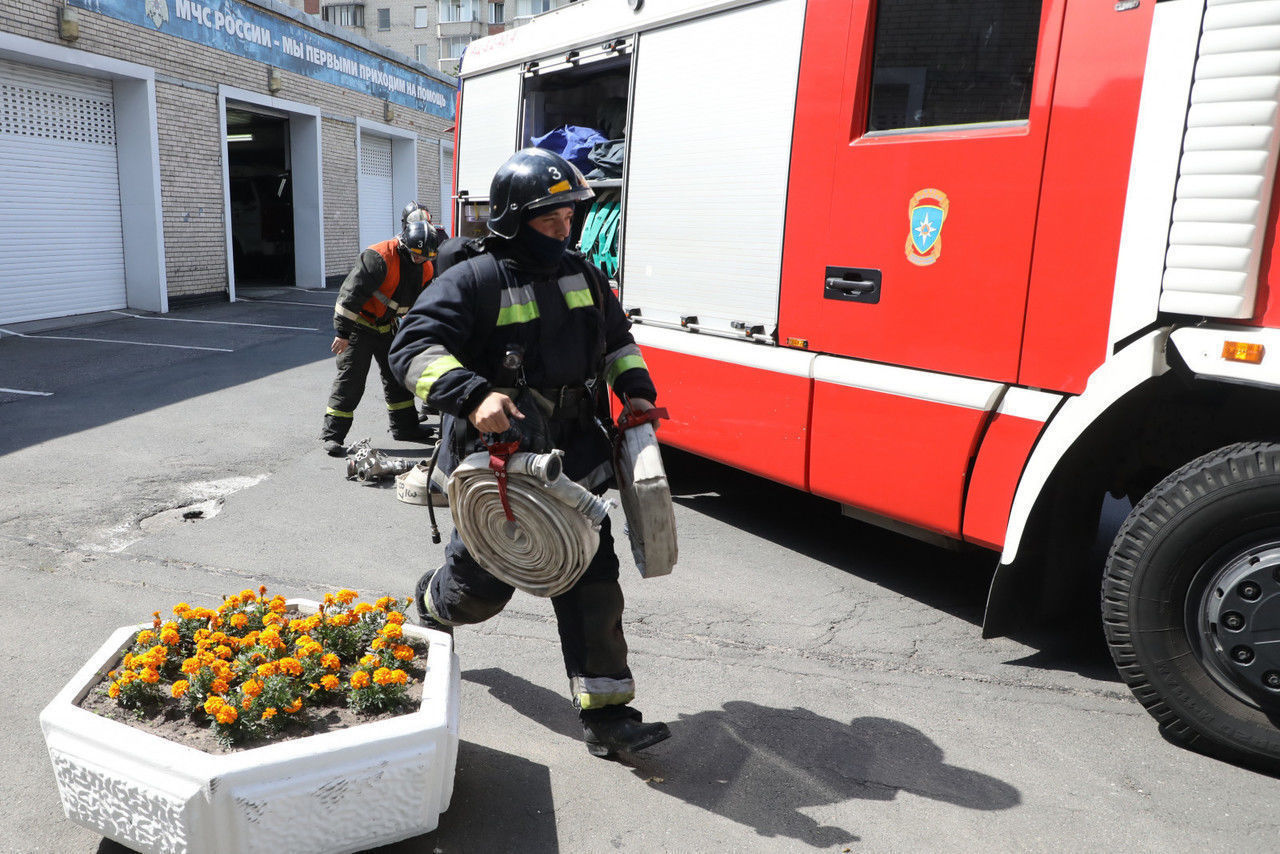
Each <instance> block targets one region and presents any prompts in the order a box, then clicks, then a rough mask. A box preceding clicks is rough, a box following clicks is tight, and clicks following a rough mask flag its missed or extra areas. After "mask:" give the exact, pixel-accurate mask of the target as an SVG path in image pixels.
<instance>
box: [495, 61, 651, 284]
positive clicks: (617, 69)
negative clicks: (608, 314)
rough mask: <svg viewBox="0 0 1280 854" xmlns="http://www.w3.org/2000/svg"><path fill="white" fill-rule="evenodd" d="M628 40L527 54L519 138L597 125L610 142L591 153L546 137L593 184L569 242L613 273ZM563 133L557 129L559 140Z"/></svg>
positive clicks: (526, 142) (524, 141)
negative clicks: (539, 56)
mask: <svg viewBox="0 0 1280 854" xmlns="http://www.w3.org/2000/svg"><path fill="white" fill-rule="evenodd" d="M631 44H632V41H631V40H628V39H617V40H615V41H611V42H607V43H605V44H602V45H599V46H596V47H593V48H590V49H586V48H584V49H581V50H573V51H569V52H568V53H567V54H565V55H564V56H561V57H554V58H551V59H543V60H536V61H531V62H528V63H526V64H525V66H524V69H523V78H524V79H523V87H522V93H521V123H520V140H521V145H522V146H530V145H534V144H535V142H534V141H535V140H543V139H544V137H546V135H547V134H549V133H552V132H553V131H556V130H558V129H567V128H580V129H582V131H579V132H576V133H575V136H576V138H577V139H578V140H582V139H583V138H584V137H585V136H587V134H586V133H585V132H586V131H588V130H590V131H594V132H595V133H597V134H599V137H600V138H602V139H603V140H606V141H607V142H604V143H602V144H601V146H600V148H598V149H596V152H597V153H598V154H602V155H603V154H605V153H606V152H607V156H606V157H602V158H600V159H599V160H592V159H591V158H590V157H589V155H590V154H591V152H592V149H591V147H590V146H588V145H586V144H583V143H581V142H580V141H579V142H578V143H577V144H572V145H568V146H566V145H564V144H553V142H552V141H550V140H548V141H544V142H543V147H546V148H549V149H551V150H553V151H556V153H557V154H561V155H563V156H565V158H566V159H567V160H569V161H570V162H572V163H573V164H574V165H575V166H577V167H578V168H579V169H580V170H581V171H582V173H583V174H584V175H585V176H586V177H587V180H588V183H589V184H590V185H591V186H592V188H593V189H595V191H596V198H595V199H593V200H592V203H591V204H590V205H581V206H579V209H578V211H577V215H576V216H575V218H574V232H573V238H572V242H573V244H574V245H577V246H579V248H580V249H581V250H582V252H583V253H584V254H585V255H586V256H587V258H588V259H589V260H591V261H592V262H593V263H595V264H597V265H598V266H600V267H601V268H602V269H603V270H604V271H605V272H606V273H607V274H608V275H609V277H610V278H611V279H614V280H616V279H617V278H618V273H619V267H620V264H619V255H620V249H621V246H622V237H621V230H622V222H623V217H622V195H623V194H622V178H623V172H624V168H625V167H624V164H625V146H626V136H627V116H628V99H629V94H630V90H631V72H632V62H631ZM567 135H568V131H566V132H565V135H562V136H561V138H560V139H561V141H563V140H564V139H565V138H566V136H567Z"/></svg>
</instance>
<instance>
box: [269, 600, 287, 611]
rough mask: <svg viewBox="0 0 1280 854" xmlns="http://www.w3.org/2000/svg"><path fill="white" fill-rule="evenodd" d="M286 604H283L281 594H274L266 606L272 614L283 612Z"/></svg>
mask: <svg viewBox="0 0 1280 854" xmlns="http://www.w3.org/2000/svg"><path fill="white" fill-rule="evenodd" d="M287 607H288V606H287V605H285V602H284V597H283V596H276V597H274V598H272V600H271V602H270V603H268V605H267V608H268V609H269V610H270V611H271V613H273V614H283V613H284V612H285V609H286V608H287Z"/></svg>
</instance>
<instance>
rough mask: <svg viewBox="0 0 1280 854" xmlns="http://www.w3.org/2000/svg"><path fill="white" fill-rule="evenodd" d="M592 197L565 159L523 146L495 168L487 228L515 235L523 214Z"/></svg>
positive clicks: (522, 219) (573, 167) (577, 172)
mask: <svg viewBox="0 0 1280 854" xmlns="http://www.w3.org/2000/svg"><path fill="white" fill-rule="evenodd" d="M594 197H595V192H594V191H593V190H592V189H591V188H590V187H589V186H587V179H585V178H583V177H582V173H581V172H579V171H578V167H576V166H574V165H573V164H572V163H570V162H569V161H568V160H565V159H564V158H563V157H561V156H560V155H559V154H556V153H555V152H552V151H547V150H546V149H543V148H523V149H521V150H520V151H517V152H516V153H515V154H513V155H511V157H510V158H508V159H507V162H506V163H503V164H502V165H501V166H500V167H498V171H497V172H496V173H494V176H493V182H492V183H491V184H490V185H489V231H491V232H493V233H494V234H496V235H498V236H499V237H515V236H516V232H517V231H519V230H520V223H521V222H523V221H524V220H526V219H528V217H527V216H526V214H527V213H532V212H534V211H537V210H539V209H541V208H554V207H560V206H561V205H566V204H574V203H577V202H581V201H584V200H586V199H590V198H594Z"/></svg>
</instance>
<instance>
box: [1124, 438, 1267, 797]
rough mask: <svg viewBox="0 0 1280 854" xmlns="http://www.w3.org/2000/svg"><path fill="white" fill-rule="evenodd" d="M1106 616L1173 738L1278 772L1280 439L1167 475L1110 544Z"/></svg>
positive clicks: (1136, 686) (1129, 672) (1133, 682)
mask: <svg viewBox="0 0 1280 854" xmlns="http://www.w3.org/2000/svg"><path fill="white" fill-rule="evenodd" d="M1102 616H1103V624H1104V628H1105V631H1106V637H1107V645H1108V647H1109V648H1110V651H1111V656H1112V658H1113V659H1114V660H1115V663H1116V667H1117V669H1118V670H1119V671H1120V675H1121V677H1122V678H1123V679H1124V681H1125V683H1126V684H1127V685H1128V686H1129V689H1130V690H1131V691H1133V693H1134V695H1135V696H1136V697H1137V698H1138V700H1139V702H1141V703H1142V705H1143V706H1145V707H1146V709H1147V711H1148V712H1150V713H1151V715H1152V716H1153V717H1154V718H1155V719H1156V720H1157V721H1158V722H1159V724H1160V728H1161V730H1162V731H1163V733H1164V735H1165V736H1166V737H1167V738H1168V739H1169V740H1171V741H1173V742H1175V743H1177V744H1181V745H1184V746H1186V747H1189V748H1192V749H1195V750H1198V751H1200V752H1203V753H1206V754H1209V755H1213V756H1217V757H1219V758H1221V759H1225V760H1227V761H1230V762H1235V763H1239V764H1242V765H1247V766H1250V767H1254V768H1259V769H1262V770H1265V771H1268V772H1271V773H1275V772H1280V631H1277V629H1280V444H1274V443H1267V442H1251V443H1244V444H1236V445H1230V446H1227V447H1225V448H1220V449H1219V450H1217V451H1213V452H1211V453H1209V454H1206V455H1204V456H1202V457H1200V458H1199V459H1196V460H1194V461H1192V462H1190V463H1188V464H1187V465H1185V466H1183V467H1182V468H1180V469H1178V470H1177V471H1175V472H1174V473H1173V474H1171V475H1169V476H1168V477H1167V478H1165V479H1164V480H1163V481H1161V482H1160V483H1159V484H1157V485H1156V487H1155V488H1154V489H1152V490H1151V492H1149V493H1148V494H1147V495H1146V496H1145V497H1144V498H1143V499H1142V500H1141V501H1140V502H1139V503H1138V505H1137V506H1136V507H1134V508H1133V512H1131V513H1130V514H1129V517H1128V518H1127V519H1126V520H1125V522H1124V524H1123V525H1122V526H1121V528H1120V531H1119V533H1118V534H1117V535H1116V539H1115V541H1114V543H1113V544H1112V547H1111V553H1110V555H1109V556H1108V558H1107V567H1106V572H1105V574H1104V577H1103V585H1102Z"/></svg>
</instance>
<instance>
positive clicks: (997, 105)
mask: <svg viewBox="0 0 1280 854" xmlns="http://www.w3.org/2000/svg"><path fill="white" fill-rule="evenodd" d="M536 2H537V0H535V3H536ZM876 6H877V10H876V41H875V53H874V58H873V65H872V72H871V106H870V111H869V115H868V116H867V130H869V131H876V130H900V129H904V128H925V127H937V126H940V125H965V124H976V123H980V122H984V123H985V122H1004V121H1016V120H1019V119H1026V118H1027V116H1028V115H1030V109H1031V83H1032V76H1033V72H1034V71H1035V64H1036V40H1037V38H1038V37H1039V32H1040V2H1039V0H953V2H949V3H937V2H936V0H879V2H878V3H877V4H876Z"/></svg>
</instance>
